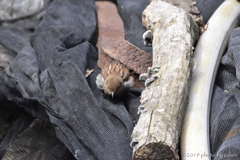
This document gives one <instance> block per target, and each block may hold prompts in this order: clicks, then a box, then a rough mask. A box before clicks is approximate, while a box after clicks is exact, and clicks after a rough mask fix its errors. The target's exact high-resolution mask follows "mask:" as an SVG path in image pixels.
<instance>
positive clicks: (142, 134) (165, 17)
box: [132, 0, 199, 160]
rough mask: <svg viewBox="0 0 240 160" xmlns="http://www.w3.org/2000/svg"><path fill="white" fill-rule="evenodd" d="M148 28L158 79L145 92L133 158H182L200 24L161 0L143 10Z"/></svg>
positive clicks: (135, 132)
mask: <svg viewBox="0 0 240 160" xmlns="http://www.w3.org/2000/svg"><path fill="white" fill-rule="evenodd" d="M142 18H143V19H142V22H143V25H144V27H146V28H147V29H150V30H151V31H152V33H153V66H160V69H159V71H158V73H156V75H157V76H158V79H157V80H156V81H155V82H153V83H152V84H151V85H150V86H149V87H148V88H146V89H145V90H144V91H143V92H142V95H141V97H142V99H148V101H147V102H146V103H145V104H143V106H144V108H145V111H146V112H142V113H141V115H140V118H139V120H138V123H137V125H136V127H135V128H134V131H133V133H132V138H136V139H137V140H138V141H139V143H138V144H137V145H135V146H134V148H133V159H146V160H152V159H156V160H161V159H164V160H165V159H179V156H178V146H179V136H180V132H181V127H182V121H183V117H184V113H185V109H186V106H187V103H188V90H189V85H188V82H189V80H190V74H191V61H192V54H193V45H194V43H195V41H196V39H197V38H198V36H199V32H198V31H199V29H198V25H197V24H196V23H195V22H194V21H193V20H192V18H191V16H190V15H188V13H186V12H185V11H183V10H182V9H179V8H177V7H175V6H172V5H170V4H168V3H166V2H163V1H161V0H158V1H157V0H155V1H152V2H151V4H150V5H149V6H148V7H147V8H146V9H145V10H144V11H143V16H142Z"/></svg>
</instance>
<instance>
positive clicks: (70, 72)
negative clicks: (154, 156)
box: [0, 0, 151, 160]
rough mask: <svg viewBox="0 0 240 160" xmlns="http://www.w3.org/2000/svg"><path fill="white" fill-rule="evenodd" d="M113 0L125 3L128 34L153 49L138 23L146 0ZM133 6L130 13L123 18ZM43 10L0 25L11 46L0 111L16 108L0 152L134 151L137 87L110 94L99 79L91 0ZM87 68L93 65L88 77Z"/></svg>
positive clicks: (124, 157)
mask: <svg viewBox="0 0 240 160" xmlns="http://www.w3.org/2000/svg"><path fill="white" fill-rule="evenodd" d="M117 3H118V8H122V7H121V6H124V7H125V8H126V10H119V12H120V15H121V16H122V18H123V20H124V24H125V31H126V39H127V40H129V41H130V42H131V43H133V44H135V45H137V46H138V47H140V48H141V49H144V50H146V51H148V53H150V54H151V48H147V47H144V46H143V41H142V34H143V32H144V31H145V30H144V29H143V27H142V24H141V14H142V13H141V12H142V10H143V9H144V8H145V7H146V6H147V4H148V3H149V1H148V0H141V3H139V2H137V1H136V2H135V1H134V0H132V1H120V0H119V1H118V2H117ZM131 6H135V7H134V8H131ZM131 13H133V14H132V15H133V19H135V20H134V21H132V20H133V19H127V17H128V15H129V14H131ZM43 15H44V16H43V17H42V18H41V17H40V18H39V21H37V20H36V19H35V21H34V22H35V23H33V21H31V20H29V21H27V20H22V21H24V22H25V23H20V22H17V23H13V24H8V26H7V27H6V26H1V28H0V43H1V44H2V45H4V46H5V47H7V48H8V49H10V50H11V51H13V52H14V53H16V56H15V57H14V59H13V60H12V61H11V62H9V63H8V64H7V65H6V66H5V67H4V70H2V71H1V73H0V105H1V107H2V108H1V109H2V110H1V111H3V112H4V111H5V110H7V111H6V116H5V117H11V115H15V117H14V118H11V120H12V121H11V123H10V122H9V124H8V127H6V128H5V129H4V131H5V132H3V134H2V138H1V137H0V138H1V139H0V140H1V142H2V143H1V145H0V158H3V159H80V160H97V159H99V160H113V159H114V160H129V159H131V157H132V148H131V147H130V141H131V133H132V130H133V127H134V123H136V121H137V119H138V115H137V108H138V106H139V105H140V97H139V95H140V93H136V92H130V93H129V94H128V95H126V96H125V97H122V98H120V99H118V100H112V99H111V98H109V97H106V96H104V94H103V92H101V91H100V90H99V89H98V88H97V87H96V84H95V80H96V76H97V75H98V74H99V73H100V69H99V68H98V67H97V59H98V53H97V49H96V39H97V32H96V27H97V24H96V12H95V1H94V0H88V1H86V0H78V1H76V0H68V1H61V0H54V1H52V2H51V3H50V4H49V6H46V8H45V11H44V14H43ZM28 23H29V25H27V24H28ZM17 24H18V25H17ZM133 30H134V32H133V33H132V32H131V31H133ZM87 69H94V71H93V72H92V73H91V74H90V75H89V76H88V77H85V74H86V70H87ZM10 106H11V109H8V108H9V107H10ZM8 110H9V111H8ZM16 111H18V112H17V113H18V114H16V113H15V112H16ZM0 114H3V113H0ZM5 117H0V124H1V125H4V124H5V122H6V121H7V120H6V118H5ZM38 119H41V120H38ZM42 123H44V124H45V123H46V124H49V125H47V126H45V125H42ZM6 132H7V133H6Z"/></svg>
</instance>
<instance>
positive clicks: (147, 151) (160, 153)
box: [133, 142, 179, 160]
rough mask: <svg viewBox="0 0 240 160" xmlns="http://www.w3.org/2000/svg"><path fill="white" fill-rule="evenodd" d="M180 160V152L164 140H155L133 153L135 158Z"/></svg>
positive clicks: (144, 159)
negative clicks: (176, 151)
mask: <svg viewBox="0 0 240 160" xmlns="http://www.w3.org/2000/svg"><path fill="white" fill-rule="evenodd" d="M165 159H172V160H178V159H179V158H178V154H176V153H175V151H174V149H172V148H170V147H169V146H168V145H167V144H165V143H163V142H153V143H148V144H147V145H143V146H141V147H140V148H139V149H138V150H136V151H135V152H134V154H133V160H165Z"/></svg>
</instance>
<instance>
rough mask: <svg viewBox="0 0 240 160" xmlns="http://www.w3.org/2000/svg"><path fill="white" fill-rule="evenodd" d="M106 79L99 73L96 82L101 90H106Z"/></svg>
mask: <svg viewBox="0 0 240 160" xmlns="http://www.w3.org/2000/svg"><path fill="white" fill-rule="evenodd" d="M104 83H105V81H104V79H103V77H102V74H101V73H100V74H98V75H97V78H96V84H97V88H99V89H101V90H104Z"/></svg>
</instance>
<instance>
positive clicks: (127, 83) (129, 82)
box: [123, 76, 134, 89]
mask: <svg viewBox="0 0 240 160" xmlns="http://www.w3.org/2000/svg"><path fill="white" fill-rule="evenodd" d="M133 86H134V79H133V77H132V76H130V77H129V79H128V80H127V81H125V82H123V87H124V88H126V89H130V88H133Z"/></svg>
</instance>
